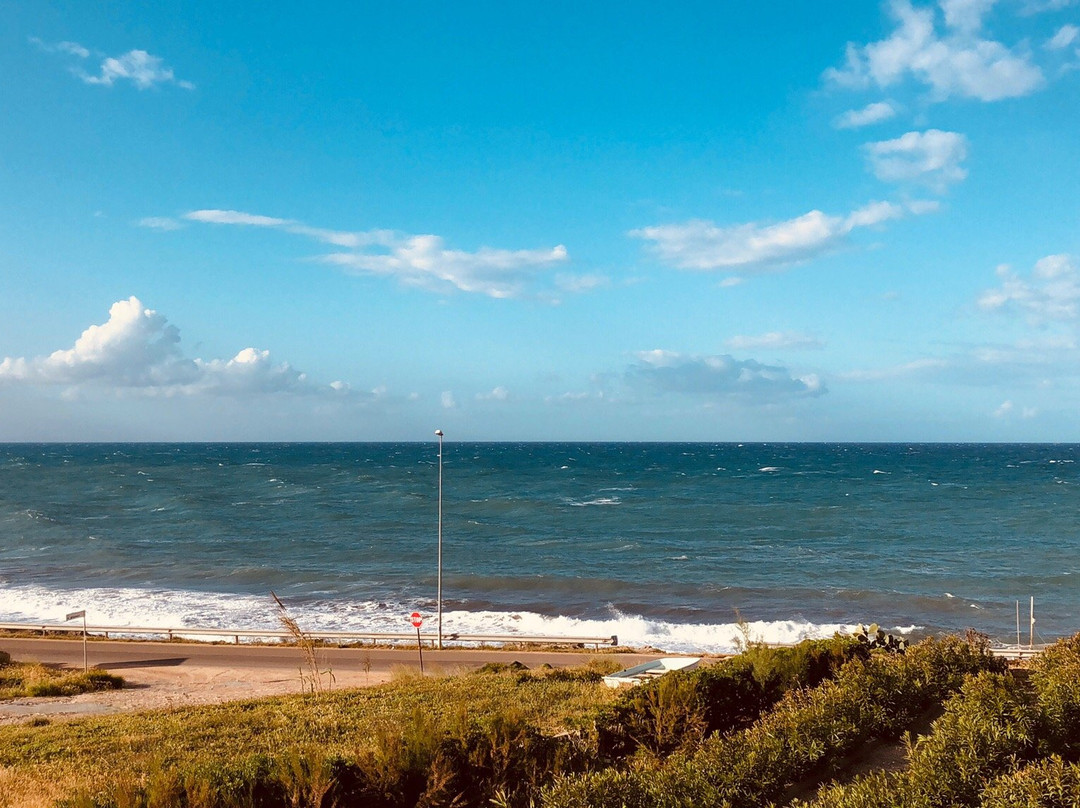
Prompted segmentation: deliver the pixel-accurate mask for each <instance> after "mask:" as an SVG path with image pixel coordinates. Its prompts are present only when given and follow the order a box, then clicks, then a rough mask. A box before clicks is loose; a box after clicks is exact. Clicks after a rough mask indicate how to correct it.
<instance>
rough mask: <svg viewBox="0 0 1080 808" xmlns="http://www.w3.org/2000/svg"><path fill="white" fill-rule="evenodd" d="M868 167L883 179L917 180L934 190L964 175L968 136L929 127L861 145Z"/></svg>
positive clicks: (886, 180)
mask: <svg viewBox="0 0 1080 808" xmlns="http://www.w3.org/2000/svg"><path fill="white" fill-rule="evenodd" d="M863 151H864V153H865V154H866V157H867V160H868V161H869V163H870V167H871V169H872V170H873V172H874V176H876V177H877V178H878V179H879V180H882V181H884V182H917V183H920V184H923V185H928V186H930V187H932V188H934V189H937V190H944V188H945V187H946V186H947V185H948V184H949V183H952V182H959V181H960V180H962V179H964V178H965V177H966V176H967V169H965V168H964V167H963V166H962V165H961V164H962V163H963V162H964V160H966V159H967V155H968V142H967V138H966V137H964V136H963V135H961V134H959V133H958V132H943V131H941V130H940V129H928V130H926V131H925V132H908V133H907V134H904V135H901V136H900V137H898V138H894V139H893V140H880V141H877V142H875V143H867V144H865V145H864V146H863Z"/></svg>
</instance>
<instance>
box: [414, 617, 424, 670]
mask: <svg viewBox="0 0 1080 808" xmlns="http://www.w3.org/2000/svg"><path fill="white" fill-rule="evenodd" d="M416 651H417V653H419V654H420V673H423V672H424V646H423V645H421V643H420V626H417V627H416Z"/></svg>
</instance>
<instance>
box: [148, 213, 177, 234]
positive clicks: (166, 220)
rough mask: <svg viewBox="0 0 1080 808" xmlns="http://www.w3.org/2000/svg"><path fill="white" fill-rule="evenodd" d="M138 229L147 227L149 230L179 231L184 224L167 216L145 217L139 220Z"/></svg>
mask: <svg viewBox="0 0 1080 808" xmlns="http://www.w3.org/2000/svg"><path fill="white" fill-rule="evenodd" d="M139 227H148V228H150V229H151V230H165V231H169V230H181V229H182V228H183V227H184V223H183V222H180V221H177V220H176V219H173V218H170V217H168V216H146V217H144V218H142V219H139Z"/></svg>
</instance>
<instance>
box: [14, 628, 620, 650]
mask: <svg viewBox="0 0 1080 808" xmlns="http://www.w3.org/2000/svg"><path fill="white" fill-rule="evenodd" d="M0 631H29V632H41V634H42V635H46V634H50V633H66V634H81V633H82V631H83V627H82V626H81V625H75V626H73V625H71V624H70V623H0ZM86 633H87V634H95V635H104V637H105V639H109V636H110V635H113V636H131V635H135V636H146V635H150V636H162V637H167V638H168V639H170V640H171V639H173V638H176V637H180V638H183V637H225V638H231V639H232V641H233V643H235V644H236V645H239V644H240V638H241V637H244V638H245V639H256V640H291V639H292V638H293V637H292V635H291V634H290V633H289V632H287V631H272V630H266V629H237V628H188V627H181V628H175V627H162V626H90V625H88V626H87V627H86ZM304 636H305V637H310V638H312V639H315V640H333V641H337V642H342V641H345V640H359V641H361V642H362V641H364V640H369V641H371V642H372V643H379V642H415V641H416V639H417V634H416V632H410V631H404V632H400V633H398V632H380V631H305V632H304ZM420 640H421V641H423V642H430V643H431V644H432V646H436V645H438V642H439V637H438V635H437V634H420ZM447 642H451V643H513V642H517V643H525V644H528V645H566V644H570V645H592V646H595V647H596V648H597V649H599V648H600V646H601V645H611V646H616V645H618V644H619V638H618V637H617V636H615V635H612V636H610V637H545V636H535V635H524V634H455V633H450V634H447V633H446V632H445V631H444V632H443V644H444V645H445V644H446V643H447Z"/></svg>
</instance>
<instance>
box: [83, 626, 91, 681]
mask: <svg viewBox="0 0 1080 808" xmlns="http://www.w3.org/2000/svg"><path fill="white" fill-rule="evenodd" d="M82 669H83V673H86V672H87V671H89V670H90V668H89V667H88V666H87V664H86V612H85V611H84V612H83V616H82Z"/></svg>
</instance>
